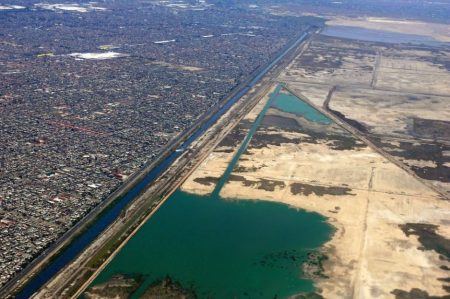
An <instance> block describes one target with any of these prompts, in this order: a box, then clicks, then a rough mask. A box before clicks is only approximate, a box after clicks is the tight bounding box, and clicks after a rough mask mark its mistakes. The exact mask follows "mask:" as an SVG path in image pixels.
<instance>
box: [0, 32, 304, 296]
mask: <svg viewBox="0 0 450 299" xmlns="http://www.w3.org/2000/svg"><path fill="white" fill-rule="evenodd" d="M307 35H308V34H307V33H306V32H305V33H303V34H302V35H301V36H300V37H299V38H297V39H296V40H295V41H293V42H292V43H291V44H289V45H288V46H286V47H285V48H284V49H283V50H282V51H281V52H280V53H278V54H277V55H276V56H275V58H274V59H273V60H272V61H271V62H270V63H269V64H268V65H266V66H265V67H263V68H261V69H260V70H259V71H257V73H256V74H255V75H254V77H253V79H251V80H250V81H249V83H248V84H247V85H246V86H244V87H243V88H242V89H241V90H240V91H239V92H237V93H236V94H235V95H234V96H233V97H231V98H230V99H228V101H227V102H226V103H224V104H223V106H222V107H221V108H220V109H218V111H217V112H215V113H214V114H213V115H212V116H211V117H210V118H209V119H207V120H206V121H205V122H204V123H203V124H202V125H201V126H200V127H199V128H198V129H197V130H196V131H195V132H194V133H193V134H192V135H191V136H190V137H189V138H187V139H186V140H185V141H184V142H182V143H181V144H180V146H179V147H178V149H180V150H183V149H185V148H187V147H188V146H189V145H190V144H191V143H192V142H193V141H194V140H196V139H197V138H198V137H199V136H201V135H202V134H203V133H205V131H206V130H207V129H208V128H209V127H211V126H212V125H213V124H214V123H215V122H216V121H217V120H218V119H219V118H220V117H221V116H222V115H223V114H224V113H225V112H226V111H228V110H229V109H230V107H231V106H232V105H233V104H235V103H236V102H237V101H238V100H239V99H240V98H241V97H242V96H243V95H245V94H246V93H247V92H248V91H249V90H250V89H251V88H252V87H254V86H255V85H256V83H257V82H258V81H259V80H260V79H261V78H262V77H263V76H264V75H266V74H267V73H268V72H269V71H270V70H271V69H272V68H273V67H274V66H275V65H276V64H277V63H278V62H280V60H281V59H282V58H283V57H284V56H285V55H286V54H288V53H289V52H290V51H291V50H293V49H294V48H296V47H297V46H298V45H299V44H300V43H301V42H302V41H303V40H304V39H305V38H306V36H307ZM181 154H182V151H175V150H174V151H173V152H172V153H171V154H170V155H168V156H167V158H165V159H164V160H163V161H162V162H161V163H160V164H158V166H157V167H155V168H154V169H152V170H151V171H150V172H149V173H148V174H147V175H146V176H145V177H144V178H143V179H142V180H141V181H140V182H139V183H137V184H136V185H135V186H134V187H133V188H132V189H131V190H130V191H129V192H128V193H127V194H126V195H125V196H123V197H121V198H120V199H119V200H117V201H115V203H114V204H113V205H112V206H111V207H108V208H107V209H106V210H105V211H104V212H103V213H101V214H100V217H98V218H97V219H96V221H95V223H93V224H92V225H90V226H89V227H88V228H87V229H85V230H84V231H83V232H82V234H81V235H80V236H78V237H77V238H76V239H75V240H73V241H72V242H71V243H70V245H69V246H67V247H66V248H65V249H64V250H63V251H62V252H61V253H60V254H58V255H57V256H56V257H55V258H54V259H52V260H51V261H50V262H49V263H48V264H46V266H45V267H44V268H43V269H42V270H41V271H40V272H39V273H38V274H37V275H35V276H34V277H33V278H32V279H31V280H30V281H29V282H27V284H26V285H25V286H24V287H23V288H22V289H21V290H20V291H19V292H18V293H17V294H15V296H14V297H15V298H17V299H22V298H23V299H25V298H30V297H31V296H32V295H33V294H34V293H35V292H36V291H38V290H39V289H40V288H41V287H42V286H44V285H45V284H46V283H47V282H48V281H49V280H50V279H51V278H52V277H53V276H54V275H56V274H57V273H58V272H59V271H60V270H61V269H63V268H64V267H66V266H67V265H68V264H69V263H70V262H71V261H72V260H73V259H74V258H75V257H76V256H77V255H79V254H80V253H81V252H82V251H83V250H84V249H85V248H86V247H87V246H88V245H89V244H90V243H92V242H93V241H94V240H95V239H96V238H97V237H98V236H99V235H100V234H101V233H102V232H103V231H104V230H105V229H106V228H107V227H108V226H109V225H111V224H112V223H113V222H114V221H115V220H116V219H117V218H118V217H119V216H120V213H121V211H122V210H123V209H124V208H125V207H126V206H127V205H128V204H129V203H130V202H132V201H133V200H134V199H135V198H136V197H137V196H138V195H139V194H141V193H142V192H143V191H144V190H145V189H147V188H148V186H149V185H150V184H151V183H152V182H153V181H154V180H155V179H156V178H157V177H158V176H159V175H160V174H162V173H163V172H164V171H165V170H166V169H167V168H168V167H169V166H170V165H171V164H172V163H173V162H174V161H175V160H176V159H177V158H178V157H179V156H180V155H181ZM164 206H165V205H164ZM159 214H160V213H159ZM25 275H26V274H25V273H22V274H21V275H20V277H23V276H25ZM18 279H20V278H15V280H18ZM12 286H13V282H10V283H9V284H7V285H6V286H5V289H7V288H11V287H12Z"/></svg>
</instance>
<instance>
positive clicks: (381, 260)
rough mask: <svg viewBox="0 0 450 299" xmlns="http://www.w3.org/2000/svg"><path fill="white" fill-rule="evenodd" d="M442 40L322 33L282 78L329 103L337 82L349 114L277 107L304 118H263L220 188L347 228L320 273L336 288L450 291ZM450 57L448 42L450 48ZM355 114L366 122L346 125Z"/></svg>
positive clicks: (324, 286) (208, 165) (208, 183)
mask: <svg viewBox="0 0 450 299" xmlns="http://www.w3.org/2000/svg"><path fill="white" fill-rule="evenodd" d="M347 25H348V24H347ZM331 43H332V45H333V47H331V46H330V44H331ZM430 51H431V50H427V49H425V50H424V49H422V50H419V49H411V48H406V49H405V48H402V49H398V48H397V49H393V48H391V47H389V46H386V45H384V44H383V45H381V44H374V43H370V42H357V41H355V42H349V41H340V40H339V39H335V38H324V37H320V36H319V37H317V39H316V40H313V41H312V42H311V45H310V48H309V49H308V50H307V51H306V52H305V53H303V55H301V56H299V57H297V58H296V59H295V60H294V61H293V62H292V63H291V64H290V66H289V67H288V69H287V70H286V72H284V73H283V74H281V75H280V78H279V80H281V81H283V82H286V83H288V85H289V87H290V88H292V89H293V90H294V91H296V92H298V93H301V95H303V98H304V99H306V100H309V101H310V102H311V103H313V104H315V105H316V106H317V107H319V108H321V107H322V106H323V105H324V102H325V100H326V98H327V95H328V93H329V92H330V90H331V93H330V97H329V100H330V101H329V107H328V106H327V104H326V103H325V107H323V108H321V109H322V111H325V112H326V113H328V115H329V116H330V117H331V118H333V119H337V123H333V124H331V125H328V126H320V125H317V124H313V123H308V122H307V121H305V119H303V118H302V117H298V116H295V115H292V114H291V115H290V114H289V113H284V112H281V111H278V110H276V109H273V108H271V109H269V110H268V112H267V114H266V119H269V118H268V116H271V117H273V119H276V117H278V118H282V119H290V120H291V123H295V122H296V123H297V128H295V129H292V128H290V129H286V128H282V126H279V127H277V125H276V124H275V123H270V122H268V121H267V122H266V123H265V124H264V125H262V126H261V127H260V128H259V129H258V131H257V133H256V134H255V135H254V137H253V139H252V141H251V143H250V145H249V148H248V150H247V151H246V152H245V153H244V154H243V155H242V156H241V157H240V160H239V162H238V165H237V166H236V167H235V169H234V171H233V173H232V175H231V176H230V180H229V181H228V182H227V184H226V185H225V186H224V188H223V189H222V191H221V193H220V196H221V197H222V198H224V200H226V199H232V198H245V199H250V200H267V201H275V202H280V203H285V204H288V205H290V206H292V208H300V209H305V210H308V211H314V212H317V213H320V214H322V215H325V216H326V217H328V219H329V222H330V223H331V224H332V225H333V226H334V227H335V228H336V231H335V233H334V235H333V237H332V239H331V241H329V242H328V243H327V244H326V245H325V248H324V253H325V254H326V255H327V256H328V258H329V260H328V261H327V262H326V264H325V275H327V276H328V278H323V279H318V280H317V288H318V292H319V293H320V294H321V295H322V296H323V297H324V298H431V297H430V296H436V297H432V298H441V297H442V298H448V297H444V296H449V295H450V289H449V283H448V277H449V270H448V269H449V267H450V257H449V254H450V225H449V224H450V220H449V219H450V201H449V200H448V197H449V196H448V195H449V190H450V187H449V186H450V184H449V181H448V173H449V172H448V167H449V161H450V160H448V159H450V155H449V154H448V153H449V152H450V151H449V150H448V149H447V147H448V146H449V143H450V140H449V137H448V136H446V135H445V134H443V133H442V130H435V131H433V130H432V128H434V127H436V128H444V129H445V128H446V125H447V123H446V122H447V121H448V120H449V119H450V110H449V106H448V101H449V100H450V97H449V95H450V90H449V86H448V82H450V72H449V70H448V69H446V68H443V67H442V66H441V65H439V61H438V62H434V63H432V62H430V61H429V59H428V61H427V57H431V55H432V54H431V52H430ZM448 57H449V53H448V52H445V51H443V52H442V57H441V59H443V60H444V61H447V59H448ZM424 60H425V61H424ZM404 69H408V70H409V71H407V72H405V71H404ZM422 75H425V76H422ZM424 82H425V83H424ZM427 82H430V84H427ZM334 86H335V90H334V91H333V90H332V88H333V87H334ZM267 98H268V96H266V97H265V98H264V100H262V101H261V103H260V104H259V105H258V106H257V107H255V108H254V109H253V111H252V112H251V113H250V114H249V115H247V117H246V118H244V120H242V121H241V122H240V123H239V124H238V126H237V127H236V128H235V129H234V130H233V131H232V132H231V133H230V134H229V135H228V136H227V137H225V139H224V140H223V141H222V142H221V143H220V144H219V145H218V146H217V147H216V149H215V150H214V151H213V152H212V153H211V154H210V155H209V156H208V157H207V158H206V159H205V160H204V162H203V163H202V164H201V166H200V167H199V168H198V169H197V170H195V171H194V172H193V174H192V175H191V176H190V177H189V178H188V179H187V181H186V182H185V183H184V184H183V185H182V189H183V190H184V191H187V192H192V193H198V194H206V193H210V192H212V190H213V189H214V186H215V182H216V181H217V179H218V178H219V177H220V176H221V174H222V173H223V171H224V170H225V168H226V166H227V164H228V162H229V161H230V160H231V158H232V156H233V154H234V152H235V151H236V149H237V148H238V146H239V144H240V142H241V141H242V140H243V138H244V136H245V134H246V132H247V128H248V124H249V123H250V122H252V121H253V120H254V119H255V118H256V116H257V115H258V113H259V111H260V110H261V108H262V106H263V105H264V103H265V100H267ZM328 108H329V109H331V110H327V109H328ZM333 111H334V112H333ZM337 112H339V113H341V115H339V114H338V113H337ZM339 116H340V118H339ZM343 116H345V117H347V118H348V119H351V120H354V121H355V122H353V123H351V122H349V124H353V125H355V123H356V124H357V127H358V128H355V131H353V130H352V131H351V133H350V132H348V131H347V130H346V129H345V128H347V127H348V125H349V124H345V125H344V128H343V127H341V126H340V125H339V123H345V122H346V120H345V119H343V118H342V117H343ZM292 121H294V122H292ZM263 123H264V122H263ZM444 132H445V130H444ZM320 134H322V135H320ZM324 136H326V137H324ZM330 136H334V137H332V138H331V137H330ZM360 136H362V137H364V138H365V139H360V138H359V137H360ZM362 137H361V138H362ZM333 138H334V139H333ZM362 140H370V141H371V143H370V144H366V143H365V142H363V141H362ZM339 142H341V143H339ZM339 144H341V145H340V146H339ZM375 146H376V147H377V148H376V150H375V148H374V147H375ZM424 157H425V158H424ZM392 161H397V162H398V163H397V162H396V163H393V162H392ZM399 165H400V166H401V167H399ZM435 173H436V176H434V174H435ZM439 175H440V176H439ZM429 186H434V187H436V188H430V187H429ZM299 271H300V269H299Z"/></svg>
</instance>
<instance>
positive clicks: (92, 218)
mask: <svg viewBox="0 0 450 299" xmlns="http://www.w3.org/2000/svg"><path fill="white" fill-rule="evenodd" d="M307 35H308V34H307V33H306V32H305V33H304V34H302V35H301V36H299V37H298V38H297V39H295V40H294V41H293V42H291V43H290V44H288V45H287V46H286V47H285V48H284V49H282V51H280V52H279V53H277V55H275V56H274V58H273V59H272V60H271V62H270V63H268V65H266V66H263V67H261V68H259V69H257V70H256V71H255V72H254V73H253V74H252V76H251V77H250V78H249V79H248V80H247V81H245V82H244V83H242V84H241V85H239V86H238V88H237V89H235V91H234V92H233V93H232V94H231V95H230V96H229V97H227V99H225V100H224V101H222V102H221V103H220V104H219V105H218V106H216V107H214V108H213V109H211V112H210V113H208V114H207V115H204V116H203V117H202V118H201V119H200V120H199V121H198V122H197V123H196V124H194V126H192V127H191V128H190V129H189V130H187V131H185V132H183V133H182V134H180V135H179V136H178V137H177V138H176V139H174V140H173V141H172V142H171V143H170V144H169V145H168V146H167V147H166V148H165V150H164V151H163V152H162V153H161V155H160V156H159V159H158V160H157V161H155V162H153V163H150V164H148V165H147V166H146V167H145V168H144V169H143V171H141V172H139V173H137V174H135V175H133V176H132V177H131V178H130V179H129V180H128V181H127V182H126V183H125V184H123V185H122V186H121V188H119V189H118V190H116V191H115V192H114V193H113V194H111V196H109V197H108V199H106V200H105V201H104V202H103V203H102V204H100V205H99V206H97V207H96V208H95V209H94V210H93V211H92V212H91V213H89V214H88V215H87V216H86V217H84V218H83V219H82V220H81V221H79V222H78V223H77V224H76V225H75V226H74V227H72V228H71V229H70V230H69V231H68V232H67V233H66V234H64V235H63V237H61V238H60V239H59V240H58V241H57V242H56V243H54V244H53V245H52V246H51V247H49V248H48V249H47V250H45V251H44V253H43V254H41V255H40V256H39V257H38V258H36V259H35V260H34V261H33V262H32V263H31V264H30V265H29V266H27V267H26V268H25V269H24V270H23V271H22V272H21V273H20V274H19V275H17V276H16V277H15V278H14V279H13V280H11V281H10V282H9V283H8V284H6V285H5V286H4V288H3V289H2V291H1V292H0V297H7V294H11V293H14V291H15V290H17V289H19V288H22V287H24V286H25V292H24V291H21V292H19V293H18V294H17V296H16V298H28V297H29V296H31V295H32V294H33V293H34V292H35V291H36V290H37V289H39V288H40V287H41V286H42V285H44V284H46V283H47V282H48V280H49V279H51V277H52V276H53V275H55V274H56V273H57V272H59V271H60V270H61V269H63V268H64V267H65V266H66V265H67V264H68V263H70V261H72V260H73V259H74V258H75V257H76V256H77V255H78V254H79V253H80V252H82V251H83V249H84V248H85V247H83V248H80V249H78V251H77V250H74V251H77V252H72V253H71V254H70V256H69V257H67V259H66V260H64V261H63V263H61V262H60V263H59V264H60V265H57V267H55V269H51V270H52V271H50V273H47V274H45V270H46V269H49V267H51V266H52V263H53V264H55V263H54V262H53V261H54V259H58V258H60V257H61V256H64V254H65V253H66V252H67V251H70V250H69V249H70V248H71V245H72V244H73V242H76V241H77V240H78V239H80V234H81V238H82V237H83V236H84V235H83V234H85V229H86V227H87V226H91V225H92V223H94V224H93V225H94V226H95V225H96V224H97V223H96V222H98V220H97V218H98V217H99V216H100V215H102V213H103V211H105V210H106V208H107V207H108V208H109V207H110V206H113V207H115V206H117V203H115V202H116V201H118V199H119V202H120V201H123V200H122V199H121V197H126V196H128V194H129V193H131V192H133V191H134V189H133V188H136V186H137V185H139V184H141V183H142V181H143V180H145V179H146V178H147V177H148V176H149V174H151V172H152V171H153V170H154V169H155V168H158V167H161V164H165V166H166V169H167V167H168V166H169V165H170V164H171V163H172V162H173V161H175V159H177V158H179V157H180V156H181V155H184V154H185V153H183V150H184V149H185V148H187V147H188V146H189V145H190V144H191V143H192V142H193V141H194V140H196V139H197V138H199V137H200V136H201V135H202V134H203V133H204V132H205V131H206V130H207V129H208V128H209V127H211V126H212V125H213V124H214V123H215V122H216V121H217V120H218V119H219V117H220V116H222V115H223V114H224V113H225V112H226V111H227V110H228V109H229V108H230V107H231V106H232V105H233V104H235V103H236V101H237V100H239V99H240V98H241V97H242V96H243V95H245V94H246V93H248V92H249V91H250V90H251V89H252V88H253V87H254V86H255V85H257V83H258V82H259V81H260V80H261V79H262V78H263V77H264V76H265V75H266V74H267V73H268V72H269V71H270V70H271V69H272V68H273V67H274V66H275V65H277V64H279V63H280V62H281V60H282V59H283V58H284V57H285V56H286V55H287V54H289V53H290V52H291V50H293V49H296V48H297V47H298V46H299V44H300V43H301V42H303V41H304V40H305V39H306V38H307ZM178 148H180V149H182V150H181V151H177V150H176V149H178ZM164 170H165V169H160V171H159V172H158V173H157V174H155V175H152V180H147V182H145V186H144V187H145V188H147V187H148V185H149V184H150V183H151V182H152V181H154V180H155V179H156V178H157V177H158V176H159V175H161V173H163V171H164ZM167 185H170V184H167ZM144 187H142V188H141V189H142V190H139V191H137V192H134V193H135V194H134V196H133V200H134V198H136V197H137V196H138V195H139V194H141V193H142V191H143V190H144V189H145V188H144ZM156 191H158V192H160V191H161V190H156ZM146 194H147V193H146ZM131 201H132V200H131V199H130V200H129V201H128V202H125V203H124V204H122V205H119V208H120V209H118V210H119V213H120V212H121V211H122V210H123V209H124V208H125V207H126V206H127V205H128V204H129V203H130V202H131ZM113 203H114V204H113ZM116 209H117V208H116ZM129 214H130V212H126V215H127V217H128V216H129ZM118 216H119V215H116V217H114V219H113V220H112V221H111V222H110V223H108V225H106V227H108V226H110V225H111V223H113V222H114V221H115V220H116V219H117V217H118ZM106 227H104V228H103V229H100V230H99V231H98V232H97V234H96V236H95V237H97V236H99V235H101V234H103V233H104V230H105V229H106ZM89 229H90V228H89ZM95 237H94V238H92V240H91V241H93V240H94V239H95ZM87 245H88V244H86V246H87ZM66 248H69V249H67V250H66ZM42 273H44V274H45V275H42ZM36 275H37V277H38V279H37V281H36V280H33V279H34V277H35V276H36ZM39 275H41V276H40V277H39ZM30 282H31V283H30ZM30 285H31V287H29V286H30Z"/></svg>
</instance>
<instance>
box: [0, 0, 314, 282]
mask: <svg viewBox="0 0 450 299" xmlns="http://www.w3.org/2000/svg"><path fill="white" fill-rule="evenodd" d="M211 11H214V13H211ZM307 19H308V20H309V18H307ZM306 26H307V22H306V21H305V19H303V18H294V17H283V18H281V17H277V16H275V15H271V14H267V13H257V14H256V13H254V12H253V11H252V9H229V8H227V9H224V8H221V7H220V6H217V5H213V4H209V3H206V2H205V1H190V2H181V1H176V2H170V1H160V2H138V1H118V2H104V3H92V2H89V3H87V2H86V3H77V4H73V3H72V4H61V3H56V2H52V3H49V2H46V3H39V2H33V1H14V5H13V4H10V3H3V2H2V3H1V5H0V45H1V51H0V73H1V78H2V79H1V80H0V113H1V115H2V117H1V119H0V140H1V143H2V151H1V156H0V166H1V167H0V239H1V240H2V242H1V244H0V267H1V268H0V286H1V285H3V284H4V283H6V282H7V281H8V280H9V279H11V278H12V277H13V276H14V275H15V274H16V273H17V272H18V271H20V270H21V269H23V267H24V266H26V265H27V264H28V263H29V262H30V261H32V260H33V258H35V257H36V256H37V255H38V254H39V253H41V252H42V251H43V250H44V249H45V248H47V247H48V246H49V245H50V244H52V243H54V242H55V241H56V240H57V239H58V238H59V237H60V236H61V235H62V234H63V233H64V232H66V231H67V230H68V229H69V228H71V227H72V226H73V225H74V224H75V223H76V222H77V221H78V220H80V219H81V218H82V217H83V216H85V215H86V214H87V213H88V212H89V211H90V210H92V209H93V208H94V207H95V206H97V205H98V204H99V203H100V202H102V201H103V200H105V199H106V198H107V197H108V196H109V195H110V194H111V193H112V192H113V191H114V190H116V189H117V188H118V187H119V186H120V185H121V184H123V182H124V181H126V179H127V178H128V177H129V176H130V175H132V174H134V173H136V172H137V171H139V170H140V169H141V168H142V167H143V166H144V165H145V164H146V163H148V162H151V161H152V160H154V159H155V158H156V157H157V156H158V153H159V152H160V151H161V150H162V149H163V148H164V146H165V145H166V144H167V143H168V142H169V141H170V140H172V139H173V138H175V137H176V136H177V135H178V134H180V133H181V132H183V130H185V129H187V128H189V127H190V126H191V125H192V124H193V123H194V122H195V121H196V120H197V119H199V118H200V117H201V116H202V115H203V114H204V113H205V112H207V111H208V109H210V107H212V106H213V105H214V104H217V103H218V102H219V101H221V100H222V99H224V98H225V97H226V96H227V94H228V93H229V92H230V91H231V90H232V89H233V88H234V87H236V86H237V85H238V84H239V83H241V82H242V81H243V80H245V79H246V78H247V77H248V76H249V75H250V74H251V72H252V71H254V70H255V69H256V68H257V67H259V66H261V65H264V64H265V63H267V62H268V61H269V59H270V57H271V56H273V55H274V54H275V53H276V52H277V51H279V50H280V49H281V48H283V46H285V45H286V44H287V43H288V42H289V41H290V40H292V39H294V38H295V37H297V36H298V35H299V34H301V32H302V30H304V29H305V28H306Z"/></svg>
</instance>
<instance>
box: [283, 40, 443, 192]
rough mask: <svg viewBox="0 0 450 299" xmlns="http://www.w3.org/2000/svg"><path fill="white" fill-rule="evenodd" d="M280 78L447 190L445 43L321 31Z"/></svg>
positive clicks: (404, 163) (435, 185)
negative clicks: (357, 37)
mask: <svg viewBox="0 0 450 299" xmlns="http://www.w3.org/2000/svg"><path fill="white" fill-rule="evenodd" d="M281 80H283V81H285V82H287V84H288V85H289V86H290V87H291V88H292V89H294V90H296V91H298V92H301V93H302V94H303V95H304V96H306V97H307V98H308V99H309V100H311V101H312V102H313V103H314V104H315V105H317V106H320V107H324V108H325V109H326V110H328V111H329V112H331V113H333V114H334V115H335V116H336V117H338V118H339V119H341V120H342V121H345V122H346V123H347V124H349V125H350V126H352V127H353V128H355V129H357V130H358V131H359V132H360V133H361V134H363V135H364V136H365V137H366V138H367V139H368V140H370V141H371V142H372V143H374V144H375V145H376V146H377V147H379V148H380V149H381V150H382V151H383V152H384V153H385V154H386V155H390V156H391V158H393V159H395V160H397V161H398V163H401V164H403V165H404V166H406V167H408V168H409V169H410V170H411V171H412V172H414V173H415V174H416V175H417V176H418V177H420V178H422V179H424V180H427V181H428V182H429V184H430V185H433V186H434V187H435V188H436V189H437V190H439V191H440V192H441V193H442V194H443V195H444V196H445V197H449V196H450V136H449V132H450V130H449V129H450V121H449V120H450V108H449V107H450V106H449V104H448V103H449V102H450V85H449V84H448V82H450V45H449V46H448V47H443V46H441V47H437V46H426V45H421V46H414V45H406V44H405V45H400V44H388V43H376V42H368V41H356V40H349V39H339V38H334V37H325V36H322V37H319V38H317V39H315V40H314V41H312V42H311V45H310V47H309V48H308V50H307V51H306V52H305V53H304V55H302V56H299V57H297V58H296V59H295V60H294V61H293V62H292V63H291V65H290V67H289V68H288V70H287V71H286V72H285V73H284V74H283V75H282V76H281Z"/></svg>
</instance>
